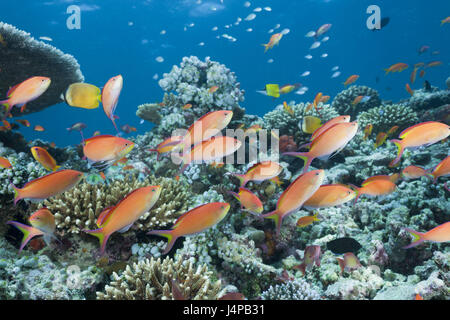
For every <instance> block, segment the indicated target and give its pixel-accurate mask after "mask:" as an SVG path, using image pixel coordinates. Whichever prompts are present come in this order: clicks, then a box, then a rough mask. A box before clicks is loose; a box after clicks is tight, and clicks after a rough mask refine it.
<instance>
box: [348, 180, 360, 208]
mask: <svg viewBox="0 0 450 320" xmlns="http://www.w3.org/2000/svg"><path fill="white" fill-rule="evenodd" d="M349 186H350V188H352V189H353V191H355V193H356V195H355V201H354V202H353V204H354V205H355V204H356V202H357V201H358V199H359V197H361V196H362V195H363V193H361V188H358V187H357V186H355V185H354V184H351V183H350V184H349Z"/></svg>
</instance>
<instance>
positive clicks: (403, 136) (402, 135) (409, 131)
mask: <svg viewBox="0 0 450 320" xmlns="http://www.w3.org/2000/svg"><path fill="white" fill-rule="evenodd" d="M429 123H436V121H426V122H422V123H418V124H415V125H413V126H412V127H409V128H407V129H405V130H403V131H402V132H400V134H399V136H398V137H399V138H400V139H404V138H405V137H406V136H407V135H408V134H409V133H411V131H412V130H413V129H415V128H417V127H419V126H422V125H424V124H429Z"/></svg>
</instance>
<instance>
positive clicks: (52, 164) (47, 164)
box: [31, 147, 61, 171]
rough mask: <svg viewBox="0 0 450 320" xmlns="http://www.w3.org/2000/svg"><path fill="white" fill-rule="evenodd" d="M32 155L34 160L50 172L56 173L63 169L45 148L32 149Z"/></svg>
mask: <svg viewBox="0 0 450 320" xmlns="http://www.w3.org/2000/svg"><path fill="white" fill-rule="evenodd" d="M31 154H32V155H33V158H34V159H35V160H36V161H37V162H39V163H40V164H41V165H42V166H43V167H44V168H45V169H47V170H48V171H56V170H58V169H59V168H61V166H58V165H57V164H56V160H55V159H54V158H53V157H52V156H51V155H50V154H49V153H48V151H47V150H45V149H44V148H41V147H31Z"/></svg>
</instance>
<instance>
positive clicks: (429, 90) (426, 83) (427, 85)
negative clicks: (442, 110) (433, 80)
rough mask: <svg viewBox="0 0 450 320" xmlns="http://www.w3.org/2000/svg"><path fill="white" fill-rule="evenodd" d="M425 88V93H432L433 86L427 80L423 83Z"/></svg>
mask: <svg viewBox="0 0 450 320" xmlns="http://www.w3.org/2000/svg"><path fill="white" fill-rule="evenodd" d="M423 87H424V89H425V91H427V92H431V84H430V82H429V81H427V80H425V82H424V83H423Z"/></svg>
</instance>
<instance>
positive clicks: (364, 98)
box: [361, 96, 372, 103]
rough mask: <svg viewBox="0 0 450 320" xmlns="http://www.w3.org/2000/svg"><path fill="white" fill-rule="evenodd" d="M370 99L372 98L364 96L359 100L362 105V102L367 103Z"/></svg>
mask: <svg viewBox="0 0 450 320" xmlns="http://www.w3.org/2000/svg"><path fill="white" fill-rule="evenodd" d="M370 98H372V97H371V96H364V97H363V98H362V99H361V103H364V102H367V101H369V100H370Z"/></svg>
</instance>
